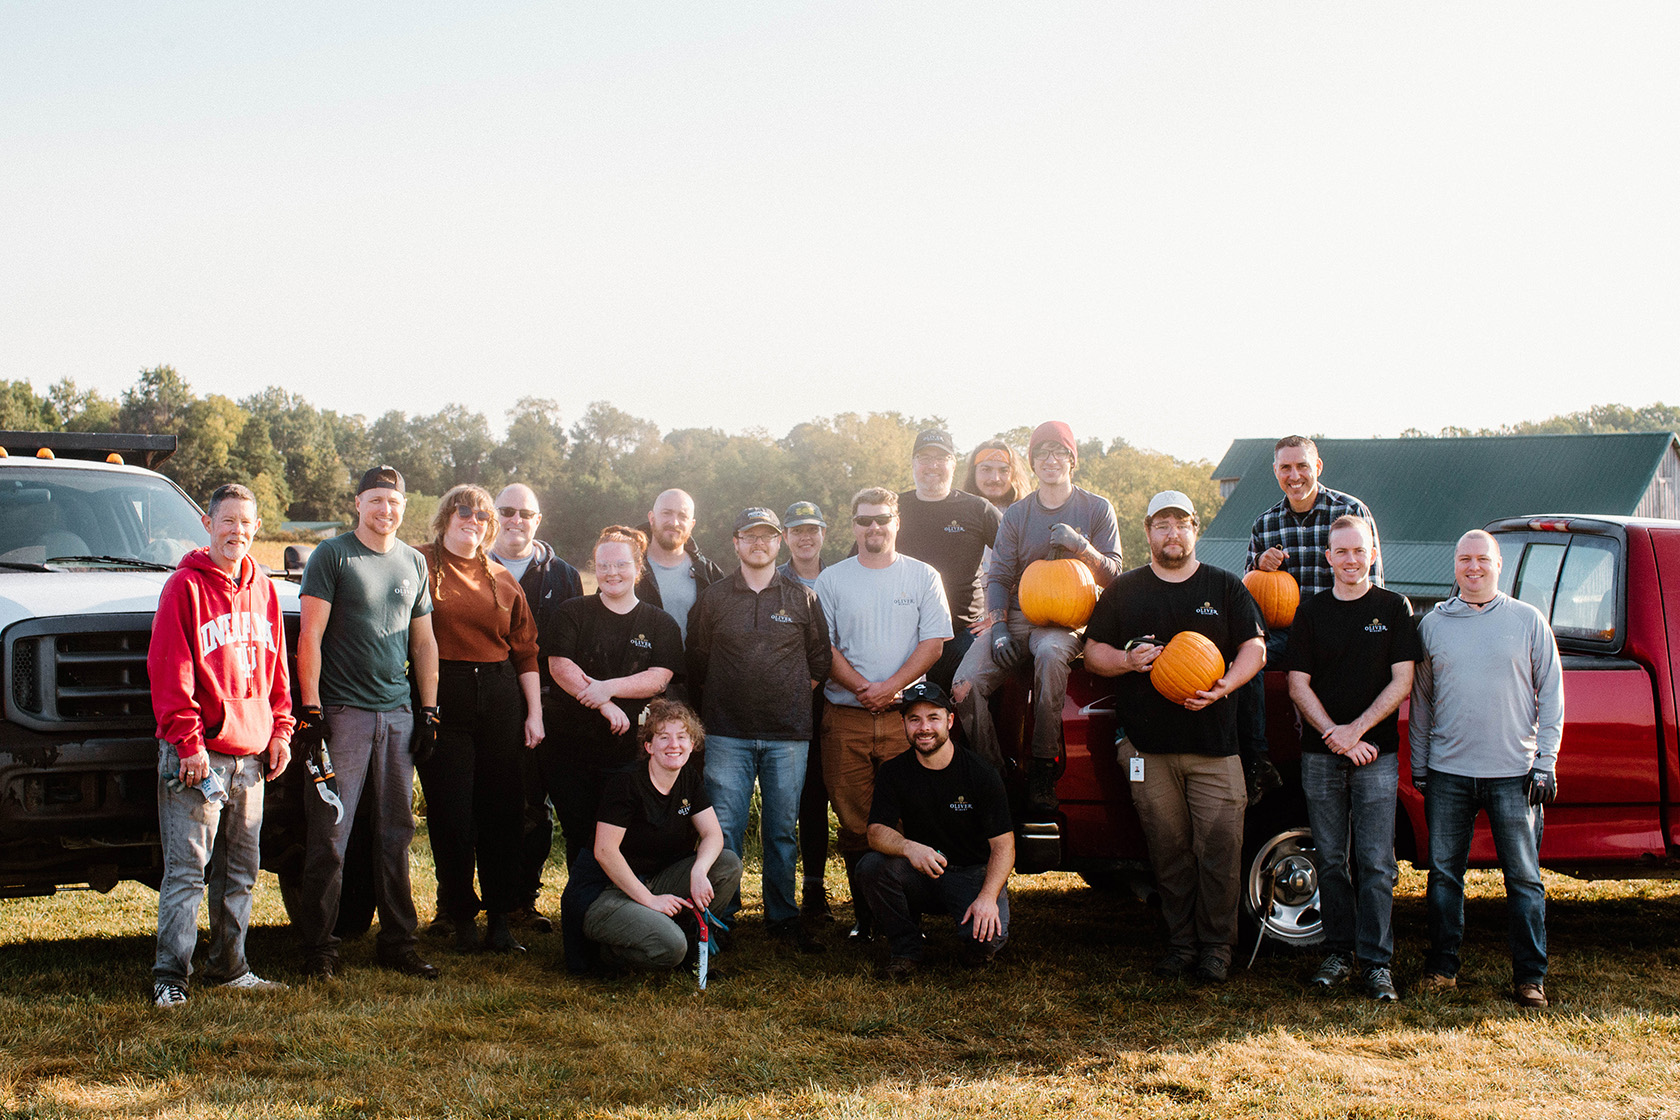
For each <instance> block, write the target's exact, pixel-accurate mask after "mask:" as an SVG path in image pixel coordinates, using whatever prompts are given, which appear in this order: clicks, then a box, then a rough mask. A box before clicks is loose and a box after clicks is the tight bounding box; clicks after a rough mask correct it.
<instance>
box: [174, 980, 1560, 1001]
mask: <svg viewBox="0 0 1680 1120" xmlns="http://www.w3.org/2000/svg"><path fill="white" fill-rule="evenodd" d="M1511 998H1512V999H1514V1000H1516V1001H1517V1006H1518V1007H1550V1006H1551V1001H1550V1000H1548V999H1547V998H1546V986H1545V985H1544V984H1537V983H1535V982H1534V981H1532V980H1530V981H1527V982H1526V983H1522V984H1518V985H1517V990H1516V991H1514V992H1512V993H1511ZM158 1006H159V1007H162V1006H163V1005H162V1004H159V1005H158Z"/></svg>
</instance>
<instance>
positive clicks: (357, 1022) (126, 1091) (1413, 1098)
mask: <svg viewBox="0 0 1680 1120" xmlns="http://www.w3.org/2000/svg"><path fill="white" fill-rule="evenodd" d="M424 850H425V845H424V843H423V841H422V842H420V843H417V845H416V849H415V852H416V859H415V863H416V878H415V882H416V894H417V896H419V899H418V900H419V903H420V908H421V912H422V915H423V916H429V915H430V911H431V896H432V891H433V886H432V882H431V879H430V871H429V866H428V865H427V864H425V862H424V858H423V857H424ZM553 874H556V873H555V872H552V871H551V875H553ZM830 878H831V882H832V883H835V884H840V883H843V876H841V875H840V874H839V872H838V866H837V865H836V867H835V868H834V869H832V873H831V877H830ZM1474 879H1475V882H1474V884H1473V888H1472V889H1473V898H1472V902H1471V906H1470V914H1469V923H1470V936H1469V943H1468V946H1467V963H1466V968H1465V973H1464V979H1465V980H1467V981H1468V982H1469V983H1468V986H1467V987H1466V988H1465V990H1462V991H1460V992H1457V993H1453V994H1451V995H1448V996H1431V997H1425V996H1418V995H1413V994H1411V993H1410V992H1409V991H1407V992H1406V998H1405V1001H1404V1002H1403V1003H1401V1004H1400V1005H1399V1006H1397V1007H1378V1006H1376V1005H1373V1004H1370V1003H1368V1002H1366V1001H1364V1000H1363V999H1360V998H1357V996H1356V995H1355V994H1354V993H1353V992H1351V991H1344V992H1342V993H1340V994H1338V995H1335V996H1332V997H1329V998H1323V997H1315V996H1313V995H1310V994H1308V993H1306V992H1305V991H1303V989H1302V987H1301V985H1300V981H1301V978H1302V977H1303V976H1304V974H1305V973H1306V972H1308V971H1310V970H1311V968H1312V966H1313V965H1314V964H1315V963H1316V958H1315V957H1313V956H1312V955H1311V954H1284V953H1276V954H1274V953H1266V954H1263V955H1262V956H1261V958H1260V960H1259V962H1258V964H1257V965H1256V967H1255V969H1254V970H1253V971H1252V972H1248V971H1241V970H1239V971H1238V972H1237V973H1235V975H1234V978H1233V979H1232V981H1231V982H1230V983H1228V984H1226V985H1223V986H1217V987H1199V986H1196V985H1193V984H1188V983H1180V982H1176V981H1174V982H1163V981H1160V980H1157V979H1155V978H1154V977H1153V976H1151V975H1150V973H1149V965H1150V963H1151V962H1152V961H1153V960H1154V958H1155V956H1156V955H1157V953H1158V934H1157V928H1156V923H1155V919H1154V916H1153V914H1152V913H1151V912H1150V911H1149V910H1148V909H1147V908H1146V907H1145V906H1143V905H1142V904H1140V903H1138V902H1136V901H1134V900H1131V899H1130V898H1118V897H1114V896H1109V895H1104V894H1101V893H1098V892H1096V891H1093V890H1090V889H1088V888H1086V887H1085V886H1083V885H1082V884H1081V883H1080V882H1079V881H1078V880H1077V879H1075V878H1073V877H1071V876H1066V875H1041V876H1032V877H1025V878H1020V879H1018V880H1017V881H1016V886H1015V891H1014V894H1013V905H1014V929H1013V936H1012V938H1011V941H1010V944H1009V946H1008V948H1007V949H1006V950H1005V952H1004V956H1003V958H1002V959H1001V960H1000V963H999V964H998V965H997V966H995V967H994V968H993V969H992V970H990V971H987V972H985V973H980V974H974V973H969V972H966V971H963V970H961V969H959V968H958V967H956V966H955V965H954V964H952V965H948V966H947V965H942V964H937V963H936V964H934V965H932V966H931V967H930V968H929V969H928V970H927V971H926V972H925V973H924V974H923V975H921V976H919V977H918V978H917V979H916V980H915V981H914V982H912V983H911V984H909V985H906V986H903V987H895V986H889V985H887V984H885V983H883V982H881V981H879V980H877V979H875V978H874V975H873V966H874V965H875V963H876V960H875V957H874V956H873V955H872V954H870V953H869V952H867V951H864V950H858V949H853V948H850V947H847V946H844V945H842V944H841V943H840V931H839V929H838V928H835V929H833V930H832V931H831V933H830V934H829V936H830V938H831V943H830V949H829V951H828V952H827V953H826V954H825V955H823V956H819V957H804V956H799V955H797V954H794V953H792V952H791V951H790V950H787V949H783V948H781V947H779V946H773V945H772V944H771V943H769V942H768V940H767V939H766V938H765V937H764V936H763V934H762V932H761V927H760V925H759V915H758V911H757V898H756V895H749V897H748V899H747V906H748V909H747V911H746V912H745V915H744V916H745V918H746V921H745V922H744V923H743V924H742V929H741V931H740V935H739V937H738V938H737V940H736V943H735V946H734V947H733V948H732V949H731V951H730V952H729V953H727V954H725V955H724V956H723V957H721V958H719V961H720V969H721V970H722V974H721V975H720V976H719V977H718V978H717V980H716V981H715V982H714V984H713V985H712V987H711V988H710V990H708V991H706V992H704V993H701V992H697V991H696V990H695V986H694V983H693V981H692V979H691V978H689V977H686V976H680V977H675V978H673V979H671V980H670V981H669V982H668V983H665V984H663V985H658V984H652V983H648V982H646V981H644V980H642V979H639V978H626V979H620V980H612V981H595V980H585V981H580V980H577V979H574V978H571V977H569V976H567V975H565V974H564V973H563V972H559V971H555V968H556V967H557V965H558V962H559V935H558V934H557V933H556V934H552V935H542V936H536V935H533V936H532V937H531V942H532V946H531V947H532V951H531V952H530V953H529V954H527V955H525V956H523V957H520V958H518V959H509V958H498V957H487V956H473V957H463V956H459V955H457V954H455V953H454V952H453V951H451V950H449V949H447V948H446V947H445V944H444V943H442V942H433V941H430V940H427V941H426V943H425V944H423V950H424V951H425V952H426V953H427V954H428V955H429V956H430V958H431V959H432V960H433V961H434V962H435V963H437V964H438V965H439V966H440V967H442V968H443V970H444V976H443V979H442V980H441V981H439V982H437V983H435V984H429V983H426V982H423V981H418V980H409V979H405V978H402V977H399V976H395V975H393V974H390V973H386V972H382V971H379V970H377V969H375V968H373V967H371V958H372V952H373V949H372V940H371V937H369V938H363V939H361V940H360V941H358V942H354V943H351V944H350V945H348V946H347V947H346V953H345V963H346V970H345V973H344V975H343V977H342V978H341V979H339V980H337V981H334V982H331V983H327V984H305V983H302V982H301V981H299V980H298V975H297V966H298V964H299V960H298V957H297V955H296V954H295V952H294V948H293V945H292V942H291V938H290V935H289V931H288V930H287V928H286V926H285V924H284V914H283V912H282V910H281V908H280V903H279V892H278V889H277V887H276V886H275V884H274V881H273V879H272V878H271V877H269V876H267V875H265V876H264V877H263V880H262V882H261V883H260V884H259V888H258V889H259V898H258V908H257V919H256V928H255V929H253V931H252V933H251V937H250V956H251V960H252V962H253V964H254V966H255V967H256V969H257V970H258V971H259V972H261V973H262V974H264V975H266V976H269V977H271V978H275V979H281V980H286V981H289V982H293V983H295V985H296V986H295V987H294V988H293V989H292V990H291V991H288V992H285V993H279V994H276V995H272V996H247V995H234V994H228V993H221V992H215V991H200V990H195V991H194V993H193V998H192V1000H191V1002H190V1004H189V1005H188V1006H187V1007H186V1008H184V1009H181V1010H178V1011H174V1012H159V1011H156V1010H154V1009H153V1008H152V1007H151V1006H150V1003H149V998H148V996H149V986H150V976H149V973H150V965H151V957H152V950H153V933H154V931H155V905H156V896H155V895H154V894H153V893H152V892H151V891H149V890H147V889H145V888H143V887H137V886H134V885H131V884H126V885H124V886H122V887H120V888H119V889H118V890H117V891H115V892H113V893H112V894H110V895H106V896H99V895H92V894H84V893H75V894H65V895H61V896H58V897H55V898H48V899H32V900H21V901H12V902H6V903H3V904H0V905H3V906H4V910H3V911H0V912H3V913H4V915H5V917H4V923H3V926H0V931H3V932H0V942H3V948H0V977H3V980H4V984H3V987H0V1112H3V1114H4V1115H6V1116H43V1117H59V1116H64V1117H81V1116H93V1115H98V1116H122V1117H129V1116H147V1117H154V1116H155V1117H177V1116H179V1117H201V1116H227V1117H233V1116H241V1117H244V1116H248V1117H270V1116H274V1117H280V1116H306V1117H316V1116H320V1117H363V1116H367V1117H373V1116H378V1117H406V1116H489V1117H541V1116H622V1117H655V1116H657V1117H665V1116H707V1117H766V1116H769V1117H778V1116H806V1115H832V1116H847V1117H900V1116H916V1117H921V1116H946V1115H987V1116H1006V1117H1037V1116H1085V1115H1094V1116H1122V1115H1125V1116H1133V1115H1136V1116H1146V1117H1239V1116H1241V1117H1247V1116H1276V1117H1285V1116H1287V1117H1464V1116H1470V1117H1483V1116H1485V1117H1510V1116H1546V1117H1559V1116H1605V1117H1637V1116H1674V1115H1680V1084H1677V1079H1680V993H1677V980H1680V971H1677V968H1680V946H1677V945H1676V937H1675V931H1676V929H1677V928H1680V888H1677V887H1676V885H1675V884H1672V883H1668V882H1634V883H1601V884H1582V883H1576V882H1573V881H1571V880H1568V879H1563V878H1557V877H1549V878H1548V884H1549V886H1550V888H1551V889H1552V897H1553V902H1552V907H1551V915H1550V917H1551V921H1550V928H1551V942H1552V954H1553V974H1552V980H1551V983H1550V985H1549V987H1550V989H1551V992H1552V996H1553V1001H1554V1003H1553V1008H1552V1010H1551V1011H1549V1012H1543V1013H1535V1012H1524V1011H1520V1010H1518V1009H1517V1008H1516V1007H1515V1006H1514V1005H1512V1004H1511V1003H1510V1002H1509V1001H1508V1000H1507V999H1506V998H1505V992H1506V988H1507V986H1508V979H1509V972H1508V962H1507V959H1506V956H1505V950H1504V928H1503V921H1504V906H1503V897H1502V894H1501V892H1500V889H1499V886H1498V880H1497V878H1496V877H1494V876H1489V875H1486V874H1480V873H1478V874H1477V875H1475V876H1474ZM749 882H750V883H751V885H752V886H754V887H756V868H755V869H753V873H752V874H751V875H750V876H749ZM554 885H555V887H556V890H555V892H554V898H555V899H556V900H557V898H558V890H557V888H558V882H557V881H556V883H555V884H554ZM1422 887H1423V877H1422V875H1420V874H1418V873H1417V872H1414V871H1411V870H1410V869H1409V868H1404V867H1403V874H1402V882H1401V888H1400V896H1399V898H1398V900H1397V910H1396V926H1397V930H1398V931H1399V941H1400V944H1399V951H1398V959H1397V961H1396V962H1395V963H1396V970H1395V971H1396V975H1397V978H1398V979H1399V981H1400V983H1401V985H1402V989H1403V990H1404V989H1405V988H1406V986H1407V985H1408V983H1409V982H1410V981H1411V980H1413V979H1414V978H1415V977H1416V976H1417V974H1418V970H1419V967H1420V964H1421V953H1422V949H1423V944H1422V936H1423V920H1424V915H1423V902H1422ZM840 893H843V890H842V892H840ZM554 909H556V910H557V902H556V905H555V906H554ZM930 928H931V927H930ZM932 941H933V949H932V954H931V958H930V959H933V960H936V961H937V959H938V958H940V957H941V956H942V955H943V952H944V950H945V949H946V948H948V947H949V941H948V938H947V937H946V936H945V935H944V934H943V931H939V932H938V933H935V935H934V936H933V938H932ZM1245 957H1246V954H1245ZM200 959H201V960H202V957H201V958H200Z"/></svg>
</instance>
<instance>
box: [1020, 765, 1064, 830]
mask: <svg viewBox="0 0 1680 1120" xmlns="http://www.w3.org/2000/svg"><path fill="white" fill-rule="evenodd" d="M1059 769H1060V767H1059V766H1058V765H1057V762H1056V760H1055V759H1053V758H1035V759H1033V760H1032V765H1030V766H1029V767H1028V768H1027V819H1028V820H1033V821H1053V820H1055V819H1056V809H1057V808H1058V807H1059V806H1060V805H1061V802H1060V801H1058V800H1057V799H1056V779H1057V777H1059V776H1060V775H1059V773H1058V771H1059Z"/></svg>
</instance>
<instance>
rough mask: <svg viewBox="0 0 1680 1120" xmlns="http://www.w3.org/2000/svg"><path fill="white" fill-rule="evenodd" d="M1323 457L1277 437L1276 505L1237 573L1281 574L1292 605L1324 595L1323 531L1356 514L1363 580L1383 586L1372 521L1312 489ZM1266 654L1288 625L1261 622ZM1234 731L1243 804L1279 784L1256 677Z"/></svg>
mask: <svg viewBox="0 0 1680 1120" xmlns="http://www.w3.org/2000/svg"><path fill="white" fill-rule="evenodd" d="M1323 470H1324V460H1322V459H1320V458H1319V457H1318V445H1317V444H1316V443H1314V442H1313V441H1312V440H1310V439H1308V438H1307V437H1306V436H1284V437H1283V438H1282V439H1280V440H1278V441H1277V443H1276V444H1275V445H1273V448H1272V474H1273V476H1274V477H1276V478H1277V482H1278V488H1279V489H1281V490H1282V491H1283V500H1282V501H1280V502H1278V504H1277V505H1275V506H1272V507H1271V508H1270V509H1268V510H1266V511H1265V512H1264V513H1262V514H1261V515H1260V516H1259V517H1256V518H1255V519H1254V527H1253V528H1252V529H1250V530H1249V535H1248V560H1247V563H1246V564H1245V565H1244V567H1243V571H1245V572H1286V573H1288V574H1289V575H1290V576H1292V577H1294V580H1295V582H1296V584H1297V585H1298V586H1299V594H1300V602H1302V603H1305V602H1306V601H1307V600H1309V599H1311V598H1312V597H1313V596H1314V595H1318V594H1320V593H1321V592H1325V591H1329V590H1330V589H1331V587H1333V586H1334V585H1335V583H1336V574H1335V572H1334V571H1332V570H1331V567H1330V561H1329V560H1327V559H1325V557H1326V555H1327V554H1328V552H1329V549H1330V526H1331V525H1333V524H1334V523H1335V521H1336V519H1337V518H1338V517H1357V518H1359V519H1360V520H1362V521H1364V522H1365V524H1366V525H1368V526H1370V528H1371V583H1372V584H1374V585H1375V586H1377V587H1381V586H1382V585H1383V568H1382V547H1381V542H1380V541H1379V540H1378V538H1377V519H1376V518H1374V517H1372V516H1371V511H1370V510H1369V509H1368V508H1366V506H1365V503H1364V502H1362V501H1360V500H1359V499H1358V498H1355V497H1354V496H1353V495H1352V494H1344V493H1342V492H1341V491H1340V490H1332V489H1330V488H1329V487H1328V486H1321V485H1319V481H1318V476H1319V473H1320V472H1322V471H1323ZM1267 624H1268V625H1267V635H1266V653H1267V654H1268V655H1270V656H1271V657H1274V658H1275V657H1278V656H1279V655H1281V654H1282V653H1283V647H1284V645H1285V644H1286V643H1287V642H1288V641H1289V624H1288V623H1287V622H1284V623H1278V622H1276V621H1275V620H1273V619H1268V620H1267ZM1238 708H1239V709H1240V711H1239V713H1238V716H1237V721H1238V722H1237V727H1238V733H1239V742H1240V744H1241V747H1242V757H1243V762H1244V764H1245V766H1246V769H1247V771H1248V793H1249V799H1248V801H1249V804H1250V805H1252V804H1254V803H1255V802H1257V801H1259V800H1260V798H1262V797H1264V796H1265V795H1266V794H1267V793H1268V792H1270V791H1271V790H1274V789H1276V788H1278V786H1280V785H1282V784H1283V779H1282V778H1281V777H1279V775H1278V772H1277V770H1276V769H1275V768H1274V767H1273V766H1272V763H1271V759H1270V757H1269V754H1270V751H1269V750H1268V747H1267V743H1266V686H1265V682H1264V680H1263V679H1262V678H1261V677H1259V676H1256V677H1255V678H1254V681H1253V682H1252V683H1251V684H1250V685H1249V687H1248V688H1247V689H1246V690H1244V692H1243V693H1242V695H1241V696H1239V697H1238Z"/></svg>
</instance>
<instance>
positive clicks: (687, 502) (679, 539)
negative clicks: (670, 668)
mask: <svg viewBox="0 0 1680 1120" xmlns="http://www.w3.org/2000/svg"><path fill="white" fill-rule="evenodd" d="M722 578H723V569H722V568H720V567H718V566H717V565H716V564H714V563H712V562H711V561H710V560H708V559H706V558H705V557H704V556H702V555H700V547H699V546H698V545H696V544H695V543H694V499H693V498H691V497H689V496H688V494H687V493H686V492H684V491H682V490H666V491H665V492H664V493H662V494H660V495H659V497H658V498H655V499H654V502H653V508H652V509H651V510H649V511H648V550H647V567H646V568H644V569H643V570H642V574H641V578H639V579H638V580H637V581H636V598H638V599H640V600H641V601H642V602H644V603H652V604H653V605H654V606H656V607H658V608H659V609H660V610H662V611H664V612H665V613H666V614H668V615H670V616H671V617H672V618H674V619H676V620H677V629H678V630H679V631H681V633H682V636H683V641H684V643H686V642H687V641H688V612H689V611H691V610H693V609H694V604H695V603H696V602H697V601H698V600H699V598H700V592H702V591H704V590H705V589H706V588H707V587H709V586H711V585H712V584H713V583H716V582H717V581H718V580H720V579H722ZM675 683H676V684H677V685H680V684H681V681H680V680H679V681H677V682H675ZM678 699H682V697H680V696H679V697H678Z"/></svg>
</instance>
